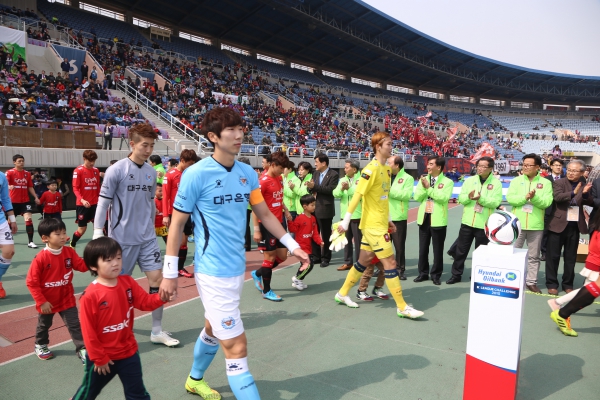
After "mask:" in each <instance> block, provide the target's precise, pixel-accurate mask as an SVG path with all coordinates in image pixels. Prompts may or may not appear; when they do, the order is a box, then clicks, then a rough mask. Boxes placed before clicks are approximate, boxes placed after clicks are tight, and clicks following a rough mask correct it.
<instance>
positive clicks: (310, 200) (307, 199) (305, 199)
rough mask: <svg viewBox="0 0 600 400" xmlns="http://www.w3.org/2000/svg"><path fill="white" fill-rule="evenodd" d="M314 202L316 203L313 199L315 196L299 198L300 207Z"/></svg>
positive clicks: (309, 195) (307, 195)
mask: <svg viewBox="0 0 600 400" xmlns="http://www.w3.org/2000/svg"><path fill="white" fill-rule="evenodd" d="M315 201H317V199H315V196H313V195H312V194H305V195H304V196H302V197H300V205H301V206H307V205H309V204H310V203H314V202H315Z"/></svg>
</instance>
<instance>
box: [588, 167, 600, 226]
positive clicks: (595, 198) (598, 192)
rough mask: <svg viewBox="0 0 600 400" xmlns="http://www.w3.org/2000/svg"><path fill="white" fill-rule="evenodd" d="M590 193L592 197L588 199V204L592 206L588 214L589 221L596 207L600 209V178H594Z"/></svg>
mask: <svg viewBox="0 0 600 400" xmlns="http://www.w3.org/2000/svg"><path fill="white" fill-rule="evenodd" d="M590 193H591V195H592V199H591V200H590V204H589V205H590V206H592V207H593V208H594V209H593V210H592V213H591V214H590V221H591V220H592V217H593V216H594V214H595V213H596V211H597V210H598V209H600V178H597V179H594V182H593V183H592V189H591V190H590Z"/></svg>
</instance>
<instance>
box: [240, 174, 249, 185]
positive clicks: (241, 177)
mask: <svg viewBox="0 0 600 400" xmlns="http://www.w3.org/2000/svg"><path fill="white" fill-rule="evenodd" d="M247 184H248V179H246V178H245V177H243V176H240V185H242V186H246V185H247Z"/></svg>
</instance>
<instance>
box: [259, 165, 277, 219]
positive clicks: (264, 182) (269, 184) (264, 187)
mask: <svg viewBox="0 0 600 400" xmlns="http://www.w3.org/2000/svg"><path fill="white" fill-rule="evenodd" d="M258 184H259V185H260V191H261V193H262V195H263V198H264V199H265V202H266V203H267V206H268V207H269V210H271V212H272V213H273V215H274V216H275V217H276V218H277V220H278V221H279V222H282V221H283V181H282V180H281V177H279V176H278V177H275V178H274V177H270V176H269V175H265V176H263V177H262V178H260V180H259V181H258Z"/></svg>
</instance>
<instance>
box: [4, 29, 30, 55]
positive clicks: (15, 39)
mask: <svg viewBox="0 0 600 400" xmlns="http://www.w3.org/2000/svg"><path fill="white" fill-rule="evenodd" d="M26 45H27V35H25V32H23V31H18V30H16V29H11V28H7V27H5V26H0V46H4V48H5V49H6V51H7V52H8V54H12V56H13V60H14V61H17V59H18V56H21V57H23V60H25V61H27V58H26V52H25V46H26Z"/></svg>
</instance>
